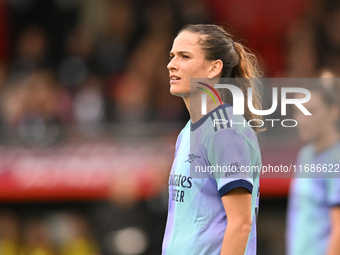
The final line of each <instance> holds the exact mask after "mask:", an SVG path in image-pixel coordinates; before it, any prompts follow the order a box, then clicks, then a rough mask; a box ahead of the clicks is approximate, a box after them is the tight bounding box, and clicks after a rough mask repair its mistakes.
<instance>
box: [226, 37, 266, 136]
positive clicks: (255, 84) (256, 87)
mask: <svg viewBox="0 0 340 255" xmlns="http://www.w3.org/2000/svg"><path fill="white" fill-rule="evenodd" d="M234 49H235V51H236V53H237V54H238V55H239V61H238V64H237V65H236V66H234V67H233V68H232V70H231V78H241V79H240V80H239V79H235V80H236V83H237V84H236V85H237V86H238V87H239V88H240V89H241V90H242V92H243V95H244V97H245V100H244V118H245V119H246V120H247V121H249V120H253V121H252V126H255V127H253V129H254V130H255V132H256V133H258V132H261V131H264V129H263V128H260V126H261V123H262V120H261V119H262V116H261V115H257V114H254V113H252V112H251V111H250V110H249V107H248V88H252V104H253V106H254V108H255V109H257V110H262V102H261V92H260V84H261V83H260V76H261V73H260V71H259V69H258V64H257V59H256V56H255V55H254V54H253V53H252V52H251V51H250V50H249V49H248V48H246V47H244V46H243V45H242V44H240V43H238V42H234ZM226 100H227V101H230V100H231V101H232V96H231V95H230V98H229V99H228V98H226ZM231 103H232V102H231Z"/></svg>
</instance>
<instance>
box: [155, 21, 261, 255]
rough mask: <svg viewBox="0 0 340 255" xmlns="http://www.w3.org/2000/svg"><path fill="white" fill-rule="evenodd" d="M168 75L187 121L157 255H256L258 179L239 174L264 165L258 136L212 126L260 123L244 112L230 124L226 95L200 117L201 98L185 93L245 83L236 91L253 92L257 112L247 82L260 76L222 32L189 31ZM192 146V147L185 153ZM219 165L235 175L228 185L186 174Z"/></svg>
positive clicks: (250, 58)
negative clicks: (196, 85)
mask: <svg viewBox="0 0 340 255" xmlns="http://www.w3.org/2000/svg"><path fill="white" fill-rule="evenodd" d="M167 67H168V69H169V73H170V92H171V94H172V95H175V96H180V97H182V98H183V100H184V103H185V105H186V107H187V109H188V111H189V114H190V120H189V121H188V123H187V125H186V126H185V127H184V129H183V130H182V131H181V133H180V134H179V136H178V139H177V143H176V152H175V159H174V162H173V165H172V169H171V173H170V178H169V208H168V219H167V225H166V230H165V235H164V240H163V249H162V254H163V255H189V254H195V255H219V254H228V255H243V254H256V220H255V219H256V213H255V210H256V206H257V203H258V188H259V176H258V175H257V174H254V175H252V176H246V175H244V174H241V173H240V172H239V171H238V170H239V169H240V167H241V166H252V165H257V166H259V165H260V164H261V156H260V149H259V145H258V141H257V137H256V133H257V132H258V131H259V130H258V128H257V127H255V128H254V129H252V128H251V127H249V126H248V125H246V126H243V125H234V126H232V127H231V126H230V125H227V124H224V125H221V126H219V127H216V128H215V126H214V125H213V120H214V118H215V117H214V116H216V115H220V114H221V116H224V117H225V118H226V119H228V118H229V119H230V118H234V121H235V120H237V121H239V122H242V121H243V120H245V119H246V120H249V119H259V117H258V116H254V115H253V114H252V113H251V112H250V111H249V109H246V111H245V114H244V116H243V115H237V116H236V115H235V116H233V107H232V104H233V103H232V100H231V98H230V94H227V93H228V92H224V93H225V94H222V91H221V97H222V100H223V102H224V104H221V105H219V106H216V105H215V104H214V103H213V102H212V101H211V102H210V103H211V104H209V103H208V102H207V108H208V110H209V111H208V114H206V115H204V116H203V117H202V116H201V115H200V113H201V108H200V106H199V105H198V104H200V102H201V101H200V97H198V98H197V97H195V96H192V95H191V93H190V92H191V91H190V78H203V79H204V78H205V79H206V80H208V79H214V78H216V79H219V78H240V79H237V80H241V78H250V79H244V80H247V81H248V83H247V82H245V83H240V88H241V89H242V90H243V91H245V92H246V91H247V87H252V88H253V102H254V106H255V108H257V109H261V105H260V100H259V95H258V93H256V89H255V87H254V84H253V83H252V82H251V81H250V80H251V79H252V78H258V76H259V73H258V69H257V65H256V58H255V56H254V55H253V54H252V53H250V52H249V51H248V50H246V49H245V47H243V46H242V45H241V44H240V43H237V42H234V41H233V40H232V39H231V36H230V35H229V34H228V33H227V32H226V31H225V30H223V29H222V28H221V27H218V26H215V25H188V26H186V27H184V28H183V29H182V30H181V31H180V32H179V34H178V35H177V37H176V38H175V40H174V43H173V47H172V49H171V51H170V62H169V64H168V66H167ZM212 86H213V84H212ZM195 100H196V101H195ZM255 125H256V124H255ZM255 125H254V126H255ZM257 126H258V125H257ZM192 141H194V142H195V144H197V146H192V145H191V146H190V142H192ZM217 165H219V166H230V165H233V166H235V168H236V170H237V171H235V173H232V174H231V178H227V175H224V176H223V178H220V177H217V175H215V173H203V174H202V176H204V177H203V178H195V177H193V176H192V175H191V172H190V168H191V167H192V166H205V167H207V166H208V167H209V166H217ZM202 172H203V171H202Z"/></svg>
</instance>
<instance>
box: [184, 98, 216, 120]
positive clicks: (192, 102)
mask: <svg viewBox="0 0 340 255" xmlns="http://www.w3.org/2000/svg"><path fill="white" fill-rule="evenodd" d="M199 96H200V95H199ZM183 100H184V103H185V106H186V107H187V109H188V112H189V115H190V119H191V122H192V123H195V122H197V121H199V120H200V119H201V118H202V117H203V116H204V115H205V114H202V104H201V98H200V97H199V98H198V97H196V98H195V99H192V98H190V96H189V97H183ZM217 107H218V105H216V104H215V103H214V102H213V101H212V100H207V104H206V113H209V112H211V111H212V110H214V109H215V108H217Z"/></svg>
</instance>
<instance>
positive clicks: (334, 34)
mask: <svg viewBox="0 0 340 255" xmlns="http://www.w3.org/2000/svg"><path fill="white" fill-rule="evenodd" d="M47 2H48V3H49V8H50V9H48V8H46V7H45V6H46V5H47ZM47 2H46V1H41V0H32V1H9V3H10V4H9V6H8V9H9V10H11V12H12V19H10V21H11V22H12V23H13V24H21V25H16V26H14V25H12V28H13V27H14V28H15V33H14V34H13V35H12V37H13V38H12V41H13V43H12V44H11V52H12V56H11V58H10V60H9V61H0V108H1V111H0V121H1V124H2V125H1V128H2V132H1V134H2V135H1V137H0V141H1V142H6V141H12V142H13V141H19V142H24V143H26V144H31V145H32V144H33V145H50V144H53V143H55V142H56V141H59V140H60V138H61V137H62V135H63V131H62V128H61V127H62V126H65V125H74V126H76V127H77V131H80V133H81V134H82V135H86V136H98V135H100V134H102V133H103V132H104V131H105V128H104V129H103V127H105V126H107V124H112V123H114V124H116V123H130V124H131V123H132V124H133V123H136V122H141V121H144V122H145V121H146V122H153V121H161V122H174V121H183V122H184V121H186V120H187V117H188V116H187V112H186V111H185V109H184V106H183V104H182V103H181V99H179V98H175V97H173V96H171V95H170V93H169V89H168V88H169V77H168V72H167V70H166V65H167V62H168V52H169V49H170V48H171V44H172V40H173V38H174V36H175V35H176V32H177V31H178V30H179V29H180V28H181V27H182V26H183V25H184V24H187V23H209V22H210V23H214V22H218V21H216V20H214V19H213V18H212V14H211V8H209V6H208V1H204V0H199V1H194V0H186V1H180V0H176V1H162V0H150V1H146V0H144V1H143V0H139V1H132V0H130V1H123V0H96V1H92V0H72V1H62V0H53V1H47ZM309 2H310V3H309V5H308V8H306V9H305V11H304V14H303V15H302V17H301V18H299V19H297V20H293V21H291V23H290V29H289V33H288V36H287V40H288V43H287V47H286V51H287V55H286V56H287V59H286V61H287V62H286V69H287V70H282V71H281V73H282V74H284V75H285V76H288V77H316V76H317V73H318V72H319V70H320V69H322V68H324V67H327V68H328V69H330V70H333V72H335V73H339V71H340V70H336V68H338V69H339V67H338V65H336V63H337V62H338V61H339V60H340V39H339V38H340V37H339V33H338V24H339V20H340V7H339V4H338V2H337V1H333V0H327V1H318V0H313V1H309ZM39 6H40V7H39ZM39 8H40V9H43V8H45V9H44V11H45V12H46V13H45V15H38V17H39V18H34V17H31V16H37V15H34V13H39V12H41V10H40V9H39ZM35 9H36V10H35ZM51 10H58V13H59V16H58V17H59V19H60V18H61V19H62V18H63V17H64V16H65V17H68V19H67V22H66V21H65V22H64V23H63V22H62V21H60V27H58V28H55V29H56V32H55V33H56V35H57V36H58V37H57V36H56V35H54V36H53V34H54V31H53V30H51V25H50V26H47V25H46V24H49V22H51V20H52V19H53V15H55V14H54V13H53V11H51ZM30 15H31V16H30ZM63 15H64V16H63ZM20 17H26V18H25V19H24V20H23V21H22V22H21V23H20V22H19V21H18V20H20ZM70 17H71V18H70ZM65 19H66V18H65ZM45 23H46V24H45ZM53 24H54V23H53ZM62 24H64V25H62ZM65 24H66V25H65ZM54 26H56V25H55V24H54ZM233 29H234V28H233ZM58 31H59V32H58ZM60 31H61V32H60ZM236 35H237V30H236ZM59 37H60V38H59ZM260 64H261V61H260ZM262 65H264V66H265V64H263V63H262ZM265 75H266V76H267V77H268V74H265ZM269 76H270V74H269Z"/></svg>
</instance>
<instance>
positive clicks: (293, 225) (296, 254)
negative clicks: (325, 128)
mask: <svg viewBox="0 0 340 255" xmlns="http://www.w3.org/2000/svg"><path fill="white" fill-rule="evenodd" d="M311 164H314V165H318V164H320V165H321V166H322V165H325V166H326V167H327V168H328V170H329V171H331V170H332V174H331V175H330V174H329V173H328V175H327V174H325V173H322V174H323V175H325V177H328V178H314V177H315V175H314V176H313V175H311V177H312V178H294V179H293V180H292V183H291V189H290V196H289V205H288V219H287V231H286V240H287V254H288V255H301V254H308V255H320V254H326V252H327V248H328V244H329V237H330V232H331V227H332V226H331V219H330V212H331V209H332V207H333V206H340V178H335V177H336V176H338V177H339V174H336V173H334V170H336V168H338V167H339V164H340V143H337V144H336V145H334V146H332V147H331V148H329V149H327V150H325V151H323V152H321V153H319V154H316V153H315V149H314V147H313V146H312V145H307V146H305V147H304V148H303V149H301V151H300V152H299V156H298V161H297V167H299V166H300V165H302V166H304V165H307V166H308V167H309V168H310V166H311ZM331 167H332V169H331ZM337 171H339V169H337ZM317 177H321V176H317Z"/></svg>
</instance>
